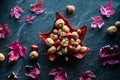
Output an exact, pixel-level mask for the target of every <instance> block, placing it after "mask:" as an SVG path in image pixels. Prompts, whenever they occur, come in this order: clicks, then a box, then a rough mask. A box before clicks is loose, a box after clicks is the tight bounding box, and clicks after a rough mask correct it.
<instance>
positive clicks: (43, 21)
mask: <svg viewBox="0 0 120 80" xmlns="http://www.w3.org/2000/svg"><path fill="white" fill-rule="evenodd" d="M36 1H37V0H25V2H24V3H22V4H20V7H21V8H23V10H24V13H22V16H21V20H23V19H24V18H25V16H26V15H27V14H32V13H31V12H30V11H29V5H30V4H31V3H34V2H36ZM108 1H110V0H43V7H44V8H46V11H45V12H44V13H43V14H41V15H39V16H38V17H37V18H36V19H35V20H34V22H33V24H31V25H29V24H27V23H25V22H21V23H19V22H17V21H16V20H15V19H13V18H10V17H9V12H10V9H11V8H12V7H14V6H16V5H18V4H19V3H20V2H21V0H0V24H3V23H7V24H8V29H9V30H10V31H11V35H10V36H9V37H7V38H5V39H4V40H0V52H3V53H4V54H5V56H6V60H5V61H4V62H3V63H0V80H8V79H7V76H8V74H9V73H10V72H11V71H14V72H15V73H16V74H17V76H18V77H19V78H20V79H19V80H28V77H26V76H25V75H24V74H25V72H26V68H25V65H27V64H30V65H34V64H35V63H37V62H39V63H40V65H41V75H40V76H39V80H53V78H52V77H51V76H49V75H48V73H49V72H50V70H51V69H52V68H55V67H57V66H60V67H62V68H64V69H65V70H66V72H67V74H68V78H69V80H78V77H79V74H80V73H81V72H83V71H86V70H89V69H90V70H92V71H93V72H94V73H95V75H96V76H97V77H96V78H95V80H120V65H117V66H112V67H111V66H106V67H104V66H102V64H101V62H100V60H99V55H98V54H99V49H100V48H101V47H102V46H105V45H107V44H118V45H119V47H120V29H119V30H118V32H117V34H116V35H115V36H112V37H111V36H108V35H107V34H106V29H107V27H108V26H110V25H114V22H115V21H116V20H120V0H112V1H113V9H115V10H116V13H115V14H114V15H113V16H111V17H110V18H109V19H106V18H105V17H103V20H104V21H105V25H104V27H103V28H102V29H100V30H99V29H97V28H96V29H91V28H90V22H91V21H92V20H91V17H92V16H94V15H100V13H99V8H100V5H103V4H106V3H107V2H108ZM67 4H73V5H74V6H75V7H76V11H75V13H74V14H73V15H68V14H67V13H66V10H65V6H66V5H67ZM56 11H59V12H60V14H61V15H62V16H64V17H65V18H67V20H68V21H69V22H70V24H71V25H72V26H73V27H74V28H80V27H81V26H82V25H84V24H86V25H87V26H88V30H87V34H86V36H85V39H84V41H83V43H84V45H86V46H88V47H89V48H90V50H91V51H90V52H89V54H87V55H86V56H85V57H84V58H83V59H82V60H76V59H73V60H71V62H68V63H65V62H64V61H61V60H56V61H55V62H53V63H51V62H50V61H49V60H48V58H47V57H46V56H45V55H44V54H43V53H44V52H45V50H46V45H45V44H44V43H43V42H42V41H41V39H40V38H38V37H37V34H38V32H40V33H47V32H49V31H50V30H51V29H52V26H53V23H54V20H55V12H56ZM14 40H18V41H19V42H20V44H21V45H24V46H26V47H27V56H26V58H20V59H19V60H18V61H16V62H15V63H13V64H12V65H8V63H7V59H8V56H7V55H8V52H9V50H8V48H7V45H8V44H10V43H11V42H13V41H14ZM31 44H37V45H39V54H40V56H39V58H38V60H36V61H31V60H30V59H29V57H28V56H29V52H30V45H31ZM86 63H89V64H86Z"/></svg>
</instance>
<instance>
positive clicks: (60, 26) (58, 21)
mask: <svg viewBox="0 0 120 80" xmlns="http://www.w3.org/2000/svg"><path fill="white" fill-rule="evenodd" d="M64 25H65V22H64V21H63V19H58V20H57V21H56V22H55V26H56V27H57V28H58V29H60V28H62V27H63V26H64Z"/></svg>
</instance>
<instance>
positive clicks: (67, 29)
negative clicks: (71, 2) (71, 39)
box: [62, 25, 70, 32]
mask: <svg viewBox="0 0 120 80" xmlns="http://www.w3.org/2000/svg"><path fill="white" fill-rule="evenodd" d="M62 30H63V31H65V32H70V29H69V27H68V26H66V25H64V26H63V28H62Z"/></svg>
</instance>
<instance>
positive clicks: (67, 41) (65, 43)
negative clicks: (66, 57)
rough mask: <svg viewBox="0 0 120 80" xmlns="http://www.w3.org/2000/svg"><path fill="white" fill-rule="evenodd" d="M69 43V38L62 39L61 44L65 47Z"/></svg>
mask: <svg viewBox="0 0 120 80" xmlns="http://www.w3.org/2000/svg"><path fill="white" fill-rule="evenodd" d="M68 44H69V40H68V38H65V39H63V40H62V41H61V45H62V46H64V47H66V46H68Z"/></svg>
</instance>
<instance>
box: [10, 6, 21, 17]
mask: <svg viewBox="0 0 120 80" xmlns="http://www.w3.org/2000/svg"><path fill="white" fill-rule="evenodd" d="M22 12H23V10H22V8H20V7H19V6H15V7H13V8H11V11H10V17H15V18H16V19H19V18H20V16H21V13H22Z"/></svg>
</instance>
